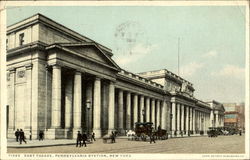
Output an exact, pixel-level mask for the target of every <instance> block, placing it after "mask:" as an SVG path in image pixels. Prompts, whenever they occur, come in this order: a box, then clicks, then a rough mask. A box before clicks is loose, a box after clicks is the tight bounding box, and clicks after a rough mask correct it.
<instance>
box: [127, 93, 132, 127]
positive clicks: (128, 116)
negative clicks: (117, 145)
mask: <svg viewBox="0 0 250 160" xmlns="http://www.w3.org/2000/svg"><path fill="white" fill-rule="evenodd" d="M126 100H127V103H126V129H127V130H130V129H131V93H130V92H127V98H126Z"/></svg>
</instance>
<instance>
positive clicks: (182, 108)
mask: <svg viewBox="0 0 250 160" xmlns="http://www.w3.org/2000/svg"><path fill="white" fill-rule="evenodd" d="M184 109H185V108H184V105H183V104H182V105H181V130H182V132H183V131H184Z"/></svg>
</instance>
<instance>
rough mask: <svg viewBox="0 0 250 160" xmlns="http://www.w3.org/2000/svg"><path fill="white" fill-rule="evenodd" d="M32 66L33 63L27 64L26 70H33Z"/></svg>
mask: <svg viewBox="0 0 250 160" xmlns="http://www.w3.org/2000/svg"><path fill="white" fill-rule="evenodd" d="M32 67H33V64H26V65H25V68H26V70H31V69H32Z"/></svg>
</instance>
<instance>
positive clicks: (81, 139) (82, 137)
mask: <svg viewBox="0 0 250 160" xmlns="http://www.w3.org/2000/svg"><path fill="white" fill-rule="evenodd" d="M89 135H90V134H89V133H88V134H86V132H83V133H82V134H81V132H80V131H78V132H77V138H76V147H78V146H79V147H82V146H83V145H84V146H85V147H87V144H86V141H88V137H89ZM90 140H91V141H95V133H94V132H93V133H92V134H91V138H90Z"/></svg>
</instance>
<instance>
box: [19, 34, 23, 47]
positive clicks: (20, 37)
mask: <svg viewBox="0 0 250 160" xmlns="http://www.w3.org/2000/svg"><path fill="white" fill-rule="evenodd" d="M23 43H24V33H21V34H19V46H22V45H23Z"/></svg>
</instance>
